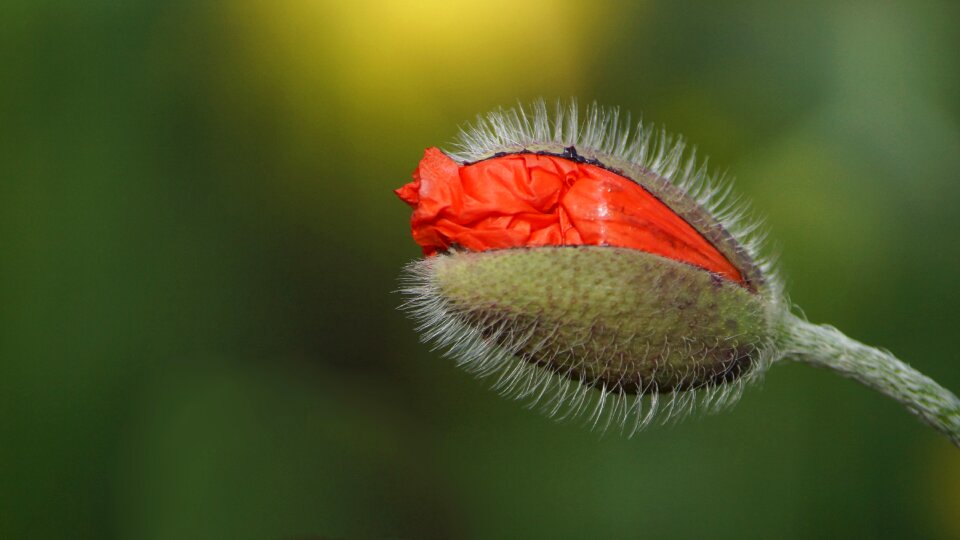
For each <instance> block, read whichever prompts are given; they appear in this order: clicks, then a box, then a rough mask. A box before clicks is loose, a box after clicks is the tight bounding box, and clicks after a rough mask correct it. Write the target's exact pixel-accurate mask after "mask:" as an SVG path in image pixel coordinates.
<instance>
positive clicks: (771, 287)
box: [396, 102, 960, 441]
mask: <svg viewBox="0 0 960 540" xmlns="http://www.w3.org/2000/svg"><path fill="white" fill-rule="evenodd" d="M630 127H631V126H630V123H629V120H627V121H625V122H621V121H620V117H619V115H618V112H617V110H615V109H601V108H600V107H598V106H596V105H593V106H591V107H589V108H588V109H587V110H586V119H585V120H583V121H581V120H580V118H579V117H578V109H577V107H576V106H575V105H572V106H570V107H563V106H561V105H559V104H558V106H557V109H556V113H555V115H554V116H553V117H552V118H551V117H550V116H549V115H548V113H547V109H546V106H545V105H544V104H543V102H537V103H535V104H534V105H533V107H532V110H531V111H529V112H528V111H527V110H524V109H523V108H522V107H518V108H516V109H512V110H508V111H503V110H501V111H497V112H494V113H491V114H489V115H488V116H486V117H484V118H480V119H479V121H478V123H477V124H476V125H475V126H473V127H472V128H470V129H468V130H466V131H463V132H462V133H461V138H460V141H459V143H458V146H457V149H456V151H454V152H447V153H445V152H442V151H441V150H438V149H436V148H430V149H427V151H426V152H425V154H424V157H423V159H422V160H421V162H420V165H419V167H418V168H417V169H416V171H415V172H414V174H413V181H412V182H411V183H409V184H407V185H405V186H403V187H401V188H400V189H398V190H396V193H397V195H399V196H400V198H401V199H403V200H404V201H405V202H406V203H408V204H409V205H410V206H411V207H413V216H412V218H411V229H412V233H413V238H414V240H415V241H416V242H417V243H418V244H419V245H420V246H421V247H422V249H423V253H424V255H425V256H426V257H425V258H424V259H422V260H419V261H416V262H414V263H412V264H411V265H409V266H408V268H407V270H406V274H405V284H404V286H403V289H402V291H403V292H404V294H405V295H406V296H407V301H406V303H405V307H406V309H407V310H408V311H409V312H410V313H411V314H412V315H413V317H414V318H415V319H416V320H417V321H418V322H419V329H420V331H421V332H422V333H423V336H424V339H425V340H427V341H431V342H434V343H435V344H437V345H438V346H440V347H443V348H445V349H446V350H447V352H448V354H449V355H450V356H452V357H453V358H455V359H456V360H457V361H458V363H459V364H461V365H462V366H463V367H464V368H466V369H467V370H469V371H471V372H474V373H477V374H478V375H481V376H489V377H493V378H495V380H496V383H495V386H496V387H497V388H499V389H501V390H502V391H503V392H505V393H507V394H509V395H512V396H515V397H521V398H528V399H530V400H531V402H533V403H538V404H540V405H541V406H542V408H543V409H544V410H545V411H546V412H548V413H549V414H552V415H558V414H559V415H562V416H571V415H578V414H586V415H587V417H588V419H589V420H590V421H592V422H593V424H594V425H597V424H598V423H600V421H601V419H602V418H606V422H603V425H608V424H609V423H610V422H611V421H617V422H619V423H620V424H621V425H622V426H624V427H625V428H627V429H629V431H630V432H631V433H633V432H635V431H636V430H637V429H639V428H642V427H643V426H645V425H646V424H648V423H649V422H651V421H652V420H653V419H654V418H655V417H656V416H657V414H658V411H662V412H665V413H666V414H665V415H664V419H668V418H671V417H673V416H676V415H678V414H680V413H683V412H686V411H689V410H691V409H692V408H693V406H694V404H696V403H699V404H700V405H701V406H704V407H706V408H707V409H709V410H716V409H718V408H720V407H722V406H724V405H727V404H729V403H732V402H734V401H735V400H736V399H737V398H738V397H739V395H740V393H741V390H742V388H743V386H744V384H746V383H748V382H751V381H754V380H756V379H757V378H759V377H760V376H761V375H762V374H763V372H764V371H765V370H766V369H767V368H768V367H769V366H770V365H771V364H772V363H773V362H775V361H777V360H779V359H781V358H783V357H785V356H790V357H793V358H794V359H798V360H805V361H808V362H810V363H814V364H818V365H825V366H827V367H831V368H833V369H836V370H838V371H841V372H842V373H843V374H845V375H847V376H851V377H854V378H857V379H858V380H861V381H862V382H865V383H867V384H868V385H871V386H873V387H875V388H878V389H880V390H881V391H884V392H885V393H887V394H889V395H892V396H893V397H895V398H896V399H898V400H900V401H901V402H904V403H905V404H907V405H908V407H911V410H913V411H914V412H915V413H917V414H918V415H920V416H921V417H922V418H923V419H925V420H926V421H927V422H928V423H931V424H932V425H934V427H937V428H938V429H941V431H944V432H945V433H947V434H948V435H949V436H951V437H952V438H954V440H955V441H956V433H957V431H960V405H958V403H960V402H957V401H956V398H955V397H953V395H952V394H950V393H949V392H946V390H943V389H942V388H939V387H936V388H939V390H942V392H944V393H945V395H940V397H941V398H942V399H944V400H946V401H944V406H946V407H947V408H948V409H949V408H950V407H953V408H954V409H953V411H954V413H953V414H955V415H956V416H955V417H950V416H948V420H949V422H953V424H949V422H947V424H948V426H947V427H946V428H944V427H943V424H944V422H943V421H942V419H940V420H938V418H940V416H937V415H936V414H931V415H928V414H924V409H923V408H922V407H918V406H916V404H915V402H916V399H915V396H904V395H903V394H904V393H903V392H899V393H898V392H897V391H891V390H890V389H889V388H887V386H889V384H887V383H889V382H890V381H889V379H890V378H891V377H890V376H887V375H883V376H879V377H873V378H871V377H868V376H864V375H863V373H864V372H866V371H869V370H867V369H866V368H863V367H862V366H860V367H850V366H847V365H842V362H832V361H831V360H830V359H828V358H825V357H826V356H831V355H834V353H835V351H829V352H830V354H827V355H825V354H824V352H825V351H828V350H829V348H830V346H833V347H839V348H840V349H842V350H843V351H844V352H841V354H840V356H838V358H842V357H843V355H844V354H846V356H850V354H849V349H850V348H851V347H852V345H850V344H852V343H855V342H852V340H849V338H845V336H842V334H839V332H836V331H835V330H834V329H832V328H829V327H817V326H814V325H811V324H809V323H807V322H806V321H804V320H802V319H800V318H798V317H796V316H794V315H793V314H792V313H791V312H790V309H789V304H788V303H787V302H786V301H785V300H784V296H783V291H782V287H781V285H780V280H779V279H778V277H777V274H776V271H775V269H774V265H773V264H772V262H771V260H770V259H768V258H765V257H764V256H763V255H762V249H761V238H762V235H759V234H757V230H758V227H757V224H756V222H753V221H751V220H748V219H746V218H745V216H746V211H745V209H744V208H743V206H742V205H738V204H734V203H731V202H729V201H728V199H729V193H730V189H729V186H723V185H722V182H721V181H720V180H718V179H717V178H715V177H713V176H711V175H709V174H707V171H706V167H705V165H700V164H698V163H697V161H696V158H695V156H694V155H692V154H691V155H690V156H689V157H686V158H685V157H684V143H683V141H682V140H681V139H676V140H674V139H673V138H671V137H669V136H667V135H666V134H665V133H661V134H660V135H659V136H658V137H655V136H654V135H653V132H652V131H651V130H650V129H649V128H647V127H645V126H644V125H643V124H640V125H638V126H637V127H636V129H635V130H633V131H631V129H630ZM834 333H835V334H836V335H834ZM841 338H842V339H841ZM843 339H845V340H847V341H848V342H849V343H841V342H842V340H843ZM856 345H857V346H859V347H861V348H862V349H863V350H860V351H859V353H861V354H860V355H859V356H857V355H853V356H856V357H857V358H860V357H864V358H867V357H869V361H865V362H866V364H869V365H870V366H872V367H873V368H876V367H877V366H878V365H890V362H891V361H893V362H897V363H899V361H897V360H896V359H893V358H892V357H889V358H887V357H883V356H882V355H883V353H881V352H880V351H877V350H876V349H872V348H869V347H865V346H863V345H859V344H856ZM875 353H876V354H875ZM877 355H880V356H877ZM834 356H835V355H834ZM888 356H889V355H888ZM891 359H892V360H891ZM866 364H865V365H866ZM900 366H903V367H906V369H910V368H909V367H907V366H905V365H903V364H902V363H899V365H898V366H896V367H897V369H900ZM874 371H876V370H874ZM888 371H889V370H888ZM894 371H896V370H894ZM911 373H913V374H916V376H917V377H920V378H922V379H923V381H924V382H926V381H929V379H926V378H925V377H923V376H922V375H920V374H919V373H916V372H914V371H912V370H911ZM917 377H914V378H913V379H911V381H912V382H916V381H918V380H920V379H919V378H917ZM911 381H908V382H911ZM894 382H895V383H898V384H899V383H900V382H903V381H902V380H900V381H894ZM929 383H932V381H929ZM932 384H934V385H935V383H932ZM885 385H886V386H885ZM950 398H952V399H953V401H952V402H951V401H950ZM931 418H933V420H931ZM938 422H939V424H938ZM951 426H952V427H951ZM951 429H953V430H954V431H953V432H952V433H953V435H951V431H950V430H951Z"/></svg>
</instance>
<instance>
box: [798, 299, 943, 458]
mask: <svg viewBox="0 0 960 540" xmlns="http://www.w3.org/2000/svg"><path fill="white" fill-rule="evenodd" d="M781 336H782V344H781V346H782V347H783V352H784V355H785V357H786V358H788V359H792V360H797V361H801V362H806V363H808V364H812V365H814V366H818V367H823V368H828V369H832V370H833V371H836V372H838V373H840V374H841V375H843V376H844V377H849V378H851V379H854V380H857V381H860V382H861V383H863V384H864V385H866V386H868V387H870V388H873V389H874V390H877V391H879V392H880V393H882V394H884V395H887V396H889V397H891V398H893V399H895V400H897V401H898V402H900V403H901V404H903V405H904V406H905V407H906V408H907V409H908V410H909V411H910V412H911V413H913V414H915V415H916V416H918V417H919V418H920V420H922V421H923V422H924V423H926V424H927V425H929V426H930V427H932V428H934V429H936V430H937V431H939V432H940V433H943V434H944V435H946V436H947V438H949V439H950V440H951V441H952V442H953V444H955V445H956V446H958V447H960V399H957V396H955V395H954V394H953V393H952V392H950V391H949V390H947V389H946V388H944V387H942V386H940V385H939V384H937V383H936V382H934V380H933V379H931V378H930V377H927V376H926V375H924V374H922V373H920V372H919V371H917V370H915V369H913V368H912V367H910V366H908V365H907V364H905V363H903V362H902V361H900V360H898V359H897V358H896V357H895V356H893V355H892V354H890V353H889V352H887V351H883V350H880V349H877V348H874V347H869V346H867V345H864V344H862V343H860V342H858V341H856V340H853V339H850V338H849V337H847V336H845V335H844V334H843V333H842V332H840V331H839V330H837V329H836V328H834V327H832V326H826V325H815V324H811V323H809V322H807V321H805V320H803V319H801V318H799V317H796V316H794V315H788V316H787V320H786V324H784V330H783V332H782V333H781Z"/></svg>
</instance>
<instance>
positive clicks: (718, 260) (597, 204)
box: [395, 148, 744, 283]
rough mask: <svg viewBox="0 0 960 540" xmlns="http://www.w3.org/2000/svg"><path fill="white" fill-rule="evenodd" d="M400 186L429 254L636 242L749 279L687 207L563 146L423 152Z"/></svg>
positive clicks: (737, 278) (630, 244)
mask: <svg viewBox="0 0 960 540" xmlns="http://www.w3.org/2000/svg"><path fill="white" fill-rule="evenodd" d="M395 193H396V194H397V195H398V196H399V197H400V198H401V199H403V201H404V202H406V203H407V204H409V205H410V206H412V207H413V216H412V217H411V219H410V228H411V231H412V233H413V239H414V240H415V241H416V242H417V243H418V244H419V245H420V246H421V247H422V248H423V253H424V254H425V255H433V254H435V253H437V252H439V251H443V250H446V249H448V248H449V247H451V246H453V245H458V246H460V247H462V248H466V249H469V250H472V251H485V250H488V249H502V248H513V247H525V246H567V245H597V246H619V247H625V248H633V249H638V250H641V251H646V252H648V253H654V254H657V255H661V256H664V257H668V258H670V259H674V260H677V261H682V262H685V263H688V264H692V265H695V266H699V267H701V268H704V269H706V270H709V271H711V272H714V273H716V274H719V275H721V276H723V277H725V278H727V279H731V280H733V281H737V282H740V283H743V282H744V280H743V277H742V275H741V273H740V272H739V271H738V270H737V268H736V267H734V266H733V265H732V264H731V263H730V261H729V260H727V258H726V257H724V255H723V254H722V253H720V252H719V251H718V250H717V248H715V247H714V246H713V245H712V244H711V243H710V242H709V241H708V240H707V239H706V238H704V237H703V235H701V234H700V233H699V232H697V230H696V229H694V228H693V227H692V226H691V225H690V224H689V223H687V222H686V221H684V219H683V218H682V217H680V216H679V215H677V214H676V213H675V212H673V210H671V209H670V208H669V207H668V206H667V205H665V204H664V203H663V202H661V201H660V200H659V199H657V198H656V197H655V196H654V195H652V194H651V193H650V192H648V191H647V190H645V189H644V188H643V187H641V186H640V185H639V184H637V183H635V182H633V181H631V180H629V179H628V178H624V177H623V176H620V175H618V174H616V173H613V172H611V171H608V170H606V169H604V168H602V167H598V166H596V165H590V164H586V163H579V162H576V161H573V160H570V159H565V158H562V157H558V156H550V155H540V154H509V155H505V156H502V157H496V158H491V159H487V160H484V161H480V162H477V163H474V164H471V165H465V166H461V165H458V164H457V163H456V162H455V161H453V160H452V159H450V158H449V157H448V156H447V155H446V154H444V153H443V152H442V151H440V150H439V149H437V148H428V149H427V150H426V152H424V155H423V159H422V160H421V161H420V165H419V166H418V167H417V170H416V171H414V173H413V182H410V183H409V184H406V185H405V186H403V187H401V188H400V189H397V190H395Z"/></svg>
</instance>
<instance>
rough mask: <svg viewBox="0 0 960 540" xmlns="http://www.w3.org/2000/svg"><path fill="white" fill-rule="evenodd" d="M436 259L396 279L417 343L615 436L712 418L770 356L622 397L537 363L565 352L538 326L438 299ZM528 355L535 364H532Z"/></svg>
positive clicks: (766, 350)
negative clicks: (731, 374) (726, 373)
mask: <svg viewBox="0 0 960 540" xmlns="http://www.w3.org/2000/svg"><path fill="white" fill-rule="evenodd" d="M436 261H437V257H428V258H425V259H420V260H416V261H413V262H411V263H409V264H408V265H407V266H406V268H405V269H404V273H403V275H402V277H401V287H400V293H401V294H402V295H403V296H404V297H405V301H404V303H403V304H402V305H401V309H403V310H404V311H406V312H407V313H408V314H409V315H410V316H411V317H412V318H413V319H414V320H415V321H416V323H417V327H416V330H417V332H418V333H419V334H420V336H421V341H423V342H425V343H430V344H432V345H433V347H432V350H438V349H440V350H442V352H443V354H444V356H447V357H449V358H452V359H453V360H454V361H455V362H456V363H457V365H458V366H460V367H461V368H462V369H464V370H466V371H467V372H468V373H471V374H473V375H475V376H477V377H479V378H483V379H488V380H493V381H494V382H493V385H492V386H493V388H494V389H495V390H497V391H499V393H500V394H502V395H504V396H506V397H510V398H514V399H518V400H525V401H527V402H528V407H529V408H538V409H539V410H540V411H541V412H543V413H544V414H546V415H547V416H549V417H552V418H555V419H557V420H570V419H574V418H581V419H583V422H584V424H585V425H589V426H590V427H591V428H593V429H598V430H601V431H605V430H607V429H609V428H610V427H611V426H613V425H616V426H618V427H619V429H620V432H621V433H624V434H626V435H627V436H633V435H634V434H636V433H637V432H638V431H640V430H642V429H643V428H645V427H647V426H649V425H650V424H652V423H654V422H657V421H659V422H660V423H663V424H666V423H668V422H671V421H675V420H677V419H680V418H683V417H684V416H687V415H688V414H690V413H692V412H693V411H695V410H697V411H700V412H706V413H715V412H718V411H721V410H723V409H725V408H727V407H728V406H731V405H733V404H734V403H736V402H737V400H739V398H740V396H741V395H742V393H743V389H744V387H745V386H747V385H748V384H751V383H752V382H754V381H756V380H758V379H760V378H761V377H762V376H763V373H764V372H765V371H766V368H767V367H768V366H769V364H770V363H771V362H772V360H773V358H772V357H773V355H774V354H775V352H774V351H773V348H772V347H763V348H762V349H757V352H758V353H760V354H756V355H754V356H755V358H754V362H753V364H752V365H751V367H750V369H748V370H746V371H745V372H743V373H741V374H740V375H739V376H738V377H736V378H735V379H733V380H726V381H714V380H708V381H707V382H703V383H702V384H700V385H699V386H695V387H693V388H688V389H685V390H677V391H673V390H670V391H666V392H665V391H663V390H662V389H660V388H658V387H657V383H656V382H655V381H654V380H652V378H651V379H650V380H649V382H648V383H647V384H646V385H645V386H643V387H642V388H639V389H638V390H637V391H636V392H626V391H624V389H623V388H622V387H620V386H616V385H615V386H613V387H611V386H609V385H607V384H605V383H601V382H599V381H598V380H589V379H588V378H586V376H585V375H583V373H584V371H583V370H579V371H578V370H576V367H577V366H572V367H570V368H568V370H567V371H556V370H551V369H548V368H546V367H544V366H543V365H539V364H541V363H545V364H547V365H549V364H550V363H551V360H552V358H553V357H555V356H556V355H558V354H561V353H564V352H569V351H567V350H563V349H562V347H563V345H561V344H558V343H553V342H550V341H549V339H544V338H535V337H534V335H535V332H534V330H535V325H536V324H538V323H536V322H535V323H533V324H532V325H530V324H528V325H526V326H524V325H522V324H518V323H517V321H515V320H513V319H512V318H510V317H509V316H504V315H488V316H487V317H486V318H485V319H484V320H481V321H477V320H476V318H475V317H470V314H469V313H468V312H467V311H465V310H463V309H462V308H458V307H457V306H455V305H454V304H453V303H452V302H450V301H448V300H447V299H446V298H445V297H444V295H443V293H442V291H441V290H440V288H439V287H438V285H437V283H436V282H435V272H434V269H433V265H434V264H435V263H436ZM535 339H539V341H536V342H533V341H532V340H535ZM523 351H527V352H523ZM530 351H535V353H531V352H530ZM532 356H537V357H538V359H539V360H540V361H541V362H539V363H534V362H531V361H530V360H531V357H532ZM576 373H578V374H576ZM691 375H692V374H691ZM693 378H694V379H696V380H702V379H703V378H702V377H699V376H694V377H693Z"/></svg>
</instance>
